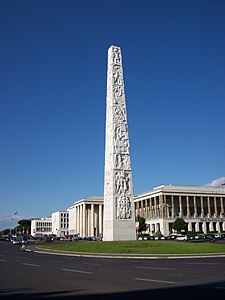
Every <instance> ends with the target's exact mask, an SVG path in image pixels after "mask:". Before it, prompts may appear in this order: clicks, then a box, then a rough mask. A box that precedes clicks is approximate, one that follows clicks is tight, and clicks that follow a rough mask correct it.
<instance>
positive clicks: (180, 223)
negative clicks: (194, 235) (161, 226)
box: [172, 218, 186, 232]
mask: <svg viewBox="0 0 225 300" xmlns="http://www.w3.org/2000/svg"><path fill="white" fill-rule="evenodd" d="M172 228H173V229H174V230H176V231H177V232H181V231H183V230H185V231H186V223H185V221H184V219H182V218H177V219H176V220H175V221H174V223H173V227H172Z"/></svg>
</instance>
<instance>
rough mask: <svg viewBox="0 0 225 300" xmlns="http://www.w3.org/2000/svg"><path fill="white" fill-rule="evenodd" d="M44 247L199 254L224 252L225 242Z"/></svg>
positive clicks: (53, 247) (125, 252) (52, 246)
mask: <svg viewBox="0 0 225 300" xmlns="http://www.w3.org/2000/svg"><path fill="white" fill-rule="evenodd" d="M40 247H41V248H44V249H52V250H60V251H69V252H84V253H108V254H110V253H115V254H200V253H225V244H216V243H205V242H204V243H188V242H174V241H172V242H171V241H121V242H100V241H98V242H88V241H76V242H64V243H60V244H54V243H52V244H48V245H42V246H40Z"/></svg>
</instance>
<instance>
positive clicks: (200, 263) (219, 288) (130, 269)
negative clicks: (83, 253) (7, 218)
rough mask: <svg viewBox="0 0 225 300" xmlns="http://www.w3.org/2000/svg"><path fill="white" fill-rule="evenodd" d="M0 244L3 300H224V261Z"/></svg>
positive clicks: (218, 259) (220, 259)
mask: <svg viewBox="0 0 225 300" xmlns="http://www.w3.org/2000/svg"><path fill="white" fill-rule="evenodd" d="M19 247H20V246H16V245H12V244H11V243H10V242H4V241H2V242H0V270H1V276H0V298H1V299H32V300H35V299H68V300H70V299H107V300H108V299H141V298H142V299H153V300H158V299H163V298H165V299H166V300H172V299H176V298H177V297H181V299H182V300H185V299H189V300H190V299H191V300H194V299H198V300H201V299H204V300H206V299H210V298H211V299H214V298H217V299H224V295H225V258H204V259H152V260H143V259H141V260H138V259H111V258H85V257H83V258H82V257H81V258H79V257H69V256H57V255H48V254H39V253H34V252H21V251H20V250H19Z"/></svg>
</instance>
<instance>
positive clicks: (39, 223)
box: [31, 218, 52, 238]
mask: <svg viewBox="0 0 225 300" xmlns="http://www.w3.org/2000/svg"><path fill="white" fill-rule="evenodd" d="M50 234H52V219H51V218H40V219H33V220H31V235H32V236H33V237H36V238H39V237H44V236H49V235H50Z"/></svg>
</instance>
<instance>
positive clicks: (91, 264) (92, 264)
mask: <svg viewBox="0 0 225 300" xmlns="http://www.w3.org/2000/svg"><path fill="white" fill-rule="evenodd" d="M84 265H89V266H102V264H94V263H84Z"/></svg>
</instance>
